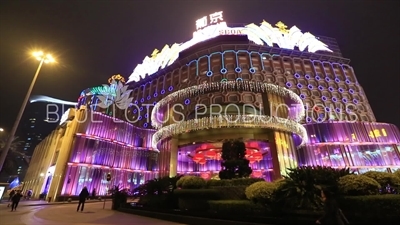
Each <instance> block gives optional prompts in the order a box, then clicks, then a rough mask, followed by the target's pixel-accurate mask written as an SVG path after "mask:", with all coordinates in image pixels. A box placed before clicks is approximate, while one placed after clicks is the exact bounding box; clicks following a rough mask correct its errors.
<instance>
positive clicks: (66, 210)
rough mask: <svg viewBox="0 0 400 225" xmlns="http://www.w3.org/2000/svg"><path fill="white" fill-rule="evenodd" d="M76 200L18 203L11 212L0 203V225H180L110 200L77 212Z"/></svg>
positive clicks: (87, 205)
mask: <svg viewBox="0 0 400 225" xmlns="http://www.w3.org/2000/svg"><path fill="white" fill-rule="evenodd" d="M76 206H77V205H76V204H64V205H36V206H26V205H21V207H18V209H17V211H14V212H10V208H7V205H6V204H1V205H0V225H111V224H112V225H114V224H115V225H132V224H139V225H183V224H179V223H173V222H168V221H163V220H158V219H153V218H148V217H142V216H137V215H133V214H127V213H121V212H117V211H113V210H111V202H108V203H107V204H106V207H105V209H103V203H102V202H99V203H88V204H85V209H84V211H83V212H76Z"/></svg>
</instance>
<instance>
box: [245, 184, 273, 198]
mask: <svg viewBox="0 0 400 225" xmlns="http://www.w3.org/2000/svg"><path fill="white" fill-rule="evenodd" d="M276 188H277V185H276V184H275V183H271V182H266V181H259V182H256V183H254V184H252V185H250V186H248V187H247V188H246V190H245V194H246V197H247V199H249V200H251V201H253V202H260V203H268V202H270V201H271V198H272V195H273V193H274V192H275V190H276Z"/></svg>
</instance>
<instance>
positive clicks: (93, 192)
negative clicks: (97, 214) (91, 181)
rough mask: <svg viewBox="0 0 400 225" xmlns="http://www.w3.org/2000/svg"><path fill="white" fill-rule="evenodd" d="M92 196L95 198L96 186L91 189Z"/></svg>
mask: <svg viewBox="0 0 400 225" xmlns="http://www.w3.org/2000/svg"><path fill="white" fill-rule="evenodd" d="M92 198H93V199H96V188H93V190H92Z"/></svg>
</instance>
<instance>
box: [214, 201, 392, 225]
mask: <svg viewBox="0 0 400 225" xmlns="http://www.w3.org/2000/svg"><path fill="white" fill-rule="evenodd" d="M208 204H209V209H210V210H211V211H212V212H214V213H217V214H222V215H263V216H268V215H272V212H271V211H269V209H267V208H264V207H263V206H261V205H260V204H254V203H253V202H251V201H249V200H210V201H208ZM340 205H341V208H342V210H343V212H344V213H345V215H346V216H347V217H348V219H349V220H350V222H352V221H354V222H356V223H357V224H359V223H361V224H363V223H365V224H371V221H379V223H381V224H391V223H392V222H394V221H399V220H400V195H368V196H351V197H350V196H349V197H344V198H343V199H341V200H340ZM287 213H288V214H290V216H293V217H303V218H310V217H313V216H318V215H319V214H320V213H321V212H313V213H312V215H310V212H309V211H304V210H301V211H300V210H298V211H290V213H289V212H287Z"/></svg>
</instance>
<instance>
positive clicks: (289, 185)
mask: <svg viewBox="0 0 400 225" xmlns="http://www.w3.org/2000/svg"><path fill="white" fill-rule="evenodd" d="M348 174H351V173H350V170H349V169H333V168H330V167H322V166H315V167H313V166H303V167H298V168H293V169H288V173H287V176H285V179H284V180H282V181H279V182H277V184H278V185H277V191H276V192H275V193H274V197H273V200H274V203H275V204H276V205H277V206H278V205H279V207H281V208H291V209H299V208H302V209H317V208H320V207H321V206H322V202H321V196H320V195H321V188H322V187H326V188H329V189H330V190H331V191H332V192H336V191H337V186H338V185H337V182H338V180H339V178H340V177H342V176H345V175H348Z"/></svg>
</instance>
